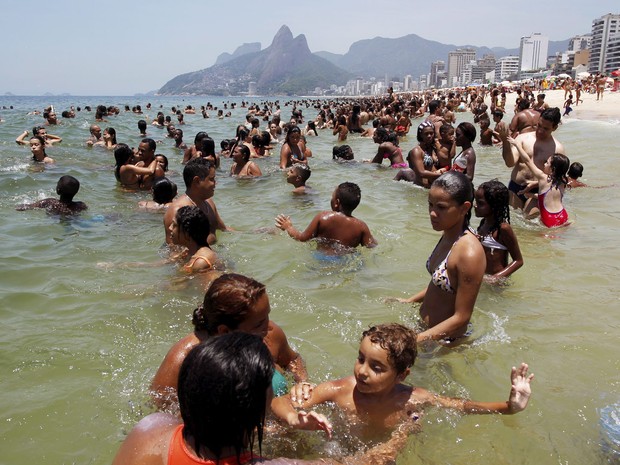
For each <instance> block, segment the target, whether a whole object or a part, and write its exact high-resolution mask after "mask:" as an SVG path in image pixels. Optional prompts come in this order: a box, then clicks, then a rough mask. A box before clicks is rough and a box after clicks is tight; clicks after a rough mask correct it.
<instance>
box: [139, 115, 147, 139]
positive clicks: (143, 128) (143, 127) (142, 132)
mask: <svg viewBox="0 0 620 465" xmlns="http://www.w3.org/2000/svg"><path fill="white" fill-rule="evenodd" d="M138 131H140V137H146V136H147V134H146V121H145V120H143V119H141V120H139V121H138Z"/></svg>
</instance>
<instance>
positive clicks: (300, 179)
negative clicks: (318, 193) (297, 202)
mask: <svg viewBox="0 0 620 465" xmlns="http://www.w3.org/2000/svg"><path fill="white" fill-rule="evenodd" d="M311 174H312V171H310V167H309V166H308V165H303V164H301V163H295V164H294V165H293V166H291V167H290V168H289V169H288V171H287V172H286V182H287V183H289V184H292V185H293V187H294V189H293V194H308V193H309V192H310V191H311V187H310V186H307V185H306V181H307V180H308V179H309V178H310V175H311Z"/></svg>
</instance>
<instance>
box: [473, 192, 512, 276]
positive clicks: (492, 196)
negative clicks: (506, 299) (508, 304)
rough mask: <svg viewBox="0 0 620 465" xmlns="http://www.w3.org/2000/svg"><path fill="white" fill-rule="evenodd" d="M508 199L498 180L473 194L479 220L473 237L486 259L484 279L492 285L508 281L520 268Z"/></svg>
mask: <svg viewBox="0 0 620 465" xmlns="http://www.w3.org/2000/svg"><path fill="white" fill-rule="evenodd" d="M508 198H509V196H508V188H507V187H506V186H505V185H504V184H502V183H501V182H499V181H497V180H492V181H487V182H483V183H482V184H480V186H478V189H477V190H476V193H475V200H476V201H475V203H474V211H475V213H476V216H477V217H478V218H482V221H481V222H480V226H478V230H477V231H476V232H475V234H476V236H478V239H479V240H480V243H481V244H482V246H483V247H484V253H485V255H486V259H487V268H486V271H485V278H484V279H485V281H487V282H489V283H491V284H494V283H497V282H499V281H501V280H502V279H504V278H507V277H508V276H510V275H511V274H512V273H514V272H515V271H517V270H518V269H519V268H521V267H522V266H523V256H522V255H521V249H520V248H519V242H518V241H517V236H516V235H515V233H514V231H513V230H512V227H510V206H509V203H508ZM509 255H510V258H511V259H512V262H510V264H509V263H508V256H509Z"/></svg>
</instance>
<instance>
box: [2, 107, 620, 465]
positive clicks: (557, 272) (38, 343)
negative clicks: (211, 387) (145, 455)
mask: <svg viewBox="0 0 620 465" xmlns="http://www.w3.org/2000/svg"><path fill="white" fill-rule="evenodd" d="M586 97H587V96H586ZM230 100H231V101H232V100H234V101H237V102H239V101H240V100H241V99H230ZM148 101H150V102H152V103H153V105H154V107H158V106H159V105H163V107H164V108H165V110H166V113H169V110H170V107H171V106H172V105H176V106H180V107H184V106H185V105H187V104H191V105H193V106H195V107H200V105H202V104H205V103H206V102H207V101H211V102H212V103H213V104H214V105H216V106H218V107H222V102H223V101H224V99H222V98H221V97H211V98H205V97H203V98H197V97H188V98H182V97H165V98H161V97H149V98H148V99H147V98H137V97H92V98H89V97H50V98H43V97H36V98H35V97H33V98H29V97H0V107H2V106H3V105H6V106H9V105H13V106H14V109H13V110H8V109H7V110H1V109H0V118H2V119H3V120H5V121H4V122H2V123H0V154H1V156H0V193H1V196H0V214H1V216H2V221H1V222H0V238H1V240H0V244H1V245H0V247H1V254H0V256H1V257H2V258H1V260H2V267H1V268H0V274H1V276H2V279H1V280H0V321H1V322H2V332H1V333H0V350H1V353H2V357H1V359H0V369H1V371H0V373H2V376H0V392H1V393H2V394H1V395H0V411H2V412H3V413H2V418H1V422H0V447H1V450H2V453H1V454H0V464H7V465H8V464H21V463H32V462H45V463H47V464H104V463H109V462H110V461H111V460H112V458H113V456H114V454H115V452H116V450H117V449H118V447H119V445H120V442H121V441H122V440H123V438H124V436H125V435H126V433H127V432H128V431H129V430H130V429H131V427H132V426H133V425H134V424H135V423H136V422H137V421H138V420H139V419H140V418H141V417H143V416H144V415H146V414H147V413H150V412H151V411H152V407H151V406H150V405H149V402H148V400H149V399H148V395H147V388H148V385H149V383H150V381H151V379H152V377H153V375H154V373H155V370H156V369H157V367H158V366H159V364H160V362H161V360H162V358H163V356H164V355H165V353H166V352H167V350H168V349H169V347H170V346H171V345H172V344H173V343H174V342H176V341H177V340H178V339H179V338H181V337H182V336H183V335H185V334H187V333H188V332H189V331H190V330H191V325H190V318H191V312H192V310H193V309H194V308H195V307H196V305H197V304H198V303H199V302H200V301H201V300H202V297H203V295H204V283H203V282H202V281H201V280H200V278H188V277H186V276H184V275H183V274H182V273H181V272H179V270H178V269H177V267H176V266H175V265H173V264H168V265H161V264H160V262H161V245H162V243H163V238H164V231H163V227H162V215H161V214H158V213H147V212H141V211H139V210H138V209H137V203H138V201H139V200H143V199H147V198H149V194H148V193H128V192H124V191H123V190H121V189H119V188H118V187H117V186H116V181H115V179H114V175H113V172H112V166H113V165H114V161H113V155H112V153H111V152H108V151H106V150H104V149H98V148H87V147H86V146H85V145H84V141H85V140H86V139H87V137H88V135H89V134H88V127H89V125H90V124H91V123H92V122H93V120H94V113H85V112H83V111H82V112H80V113H78V116H77V117H76V118H75V119H74V120H62V125H60V126H58V127H53V128H50V129H49V132H51V133H54V134H58V135H60V136H62V137H63V139H64V141H63V142H62V144H60V145H58V146H56V147H54V148H52V149H49V150H48V153H49V155H50V156H51V157H53V158H55V159H56V160H57V163H56V164H55V165H54V166H50V167H45V168H41V167H39V166H33V165H32V164H31V162H30V161H29V158H30V152H29V150H28V149H27V148H26V147H20V146H18V145H17V144H15V142H14V140H15V138H16V137H17V136H18V135H19V134H20V133H21V132H22V131H23V130H24V129H28V130H29V131H31V130H32V126H34V125H36V124H40V123H41V120H42V119H41V117H40V116H32V115H27V112H28V111H30V110H32V109H34V108H38V109H41V108H42V107H44V106H46V105H48V104H54V105H55V107H56V111H57V113H60V112H61V111H62V110H64V109H66V108H68V107H69V105H75V106H78V105H80V106H82V107H83V106H84V105H91V106H93V107H95V106H96V105H97V104H99V103H104V104H106V105H110V104H115V105H118V106H120V107H121V108H122V107H123V106H124V105H125V104H128V105H130V106H133V105H136V104H140V105H142V107H143V108H145V106H146V103H147V102H148ZM250 101H252V102H258V101H259V99H258V98H254V99H250ZM282 103H284V101H282ZM282 109H283V114H284V115H285V116H288V115H289V114H290V109H291V107H290V106H284V105H283V106H282ZM155 113H156V110H151V111H149V112H147V114H148V116H149V117H151V118H153V117H154V116H155ZM211 114H212V115H214V114H215V112H211ZM304 115H306V117H314V116H315V115H316V110H314V109H313V108H307V109H304ZM244 116H245V110H244V109H241V108H238V109H236V110H234V111H233V116H232V117H231V118H227V119H224V120H218V119H216V118H211V119H207V120H205V119H203V118H202V117H201V115H199V114H197V115H186V116H185V118H186V121H187V124H186V125H185V126H183V127H182V129H183V130H184V132H185V140H186V142H188V143H190V142H192V140H193V136H194V135H195V133H196V132H198V131H200V130H206V131H207V132H208V133H209V135H210V136H211V137H213V138H214V139H215V141H216V143H217V144H219V141H220V140H222V139H223V138H232V137H233V136H234V129H235V126H236V124H239V123H242V122H243V121H244ZM457 116H458V122H461V121H471V115H469V114H458V115H457ZM138 119H140V116H138V115H134V114H132V113H124V112H121V114H120V115H119V116H117V117H110V118H109V123H101V127H102V128H105V127H106V126H111V127H114V128H115V129H116V131H117V135H118V140H119V142H126V143H128V144H129V145H130V146H137V144H138V143H139V141H140V137H139V136H138V131H137V126H136V123H137V121H138ZM415 124H416V121H414V127H415ZM263 126H264V125H263ZM148 132H149V135H150V136H152V137H153V138H154V139H156V140H158V141H162V143H160V144H158V150H157V152H158V153H163V154H165V155H166V156H168V158H169V159H170V173H169V177H171V178H172V179H173V180H175V181H176V182H177V184H178V185H179V189H180V191H182V189H183V187H182V185H183V183H182V179H181V172H182V165H181V163H180V161H181V158H182V153H181V152H180V151H178V150H176V149H174V147H173V142H172V141H171V140H170V139H165V138H164V135H165V134H164V131H163V130H160V129H156V128H154V127H151V126H149V129H148ZM555 135H556V136H557V137H558V139H560V140H561V141H562V142H563V143H564V144H565V146H566V151H567V155H568V156H569V157H570V158H571V161H580V162H581V163H582V164H583V165H584V167H585V171H584V173H585V176H584V182H586V183H587V184H589V185H591V186H593V188H587V189H578V190H575V191H572V192H568V193H567V195H566V197H565V204H566V208H567V210H568V212H569V214H570V216H571V220H572V224H571V225H570V226H569V227H566V228H561V229H557V230H548V229H546V228H543V227H542V226H541V225H540V224H538V223H537V222H529V221H525V220H523V219H522V218H521V217H520V216H519V215H518V214H513V221H512V223H513V228H514V229H515V231H516V233H517V236H518V238H519V242H520V245H521V248H522V251H523V255H524V258H525V266H524V267H523V268H522V269H521V270H519V271H518V272H517V273H516V274H515V275H514V276H513V278H512V279H511V281H510V284H509V285H508V286H505V287H501V288H497V287H491V286H487V285H483V287H482V289H481V291H480V295H479V297H478V301H477V303H476V310H475V312H474V316H473V323H474V325H475V332H474V335H473V336H472V337H471V339H470V341H469V342H468V343H466V344H463V345H461V346H460V347H458V348H456V349H444V348H436V349H431V350H428V351H426V352H423V353H422V354H421V355H420V356H419V358H418V360H417V362H416V365H415V367H414V369H413V370H412V374H411V375H410V377H409V379H408V381H409V382H411V383H413V384H415V385H419V386H423V387H426V388H428V389H431V390H433V391H436V392H439V393H442V394H445V395H450V396H464V397H470V398H473V399H476V400H505V399H507V397H508V393H509V390H510V382H509V372H510V367H511V366H513V365H516V364H518V363H520V362H521V361H526V362H528V363H529V364H530V367H531V371H532V372H533V373H535V375H536V377H535V379H534V381H533V391H534V392H533V396H532V399H531V403H530V406H529V408H528V410H526V411H525V412H522V413H520V414H519V415H516V416H505V417H501V416H474V415H472V416H464V417H461V416H458V415H454V414H452V413H449V412H445V411H439V410H429V411H427V412H426V415H425V416H424V417H423V420H422V423H423V428H422V431H421V432H420V433H419V434H417V435H414V436H412V437H411V438H410V440H409V443H408V445H407V447H406V449H405V450H404V451H403V453H402V454H401V456H400V458H399V460H398V463H399V464H417V463H426V464H447V463H453V464H461V463H470V464H486V463H501V464H532V465H533V464H537V465H538V464H541V463H545V464H546V463H549V464H585V463H587V464H605V463H617V462H613V461H614V460H617V455H614V454H613V453H610V451H609V443H610V441H609V440H606V439H605V434H604V433H605V428H602V427H601V419H600V418H599V412H601V411H603V412H604V411H606V410H604V409H605V407H606V406H608V405H613V404H617V402H618V399H619V397H620V375H619V373H620V358H619V357H618V354H619V353H620V352H619V349H620V342H618V341H619V338H618V334H619V331H618V330H619V326H620V316H619V313H618V304H619V301H618V300H619V297H618V296H619V293H618V291H617V290H616V286H617V285H616V283H617V282H618V279H619V277H620V273H619V271H618V269H619V266H620V253H619V252H618V239H617V238H618V233H619V232H620V207H619V206H618V205H619V204H618V199H619V190H618V180H617V177H618V175H619V174H620V170H619V169H618V162H617V157H618V149H617V141H618V138H619V137H620V124H618V118H617V117H616V118H615V121H614V120H610V121H598V122H592V121H579V120H575V119H565V121H564V124H562V126H561V127H560V128H559V129H558V130H557V131H556V133H555ZM347 143H348V144H349V145H351V147H352V148H353V151H354V152H355V156H356V159H358V160H361V159H363V158H372V156H373V155H374V153H375V151H376V146H375V145H374V144H373V143H372V141H370V140H366V139H360V138H359V137H357V136H350V138H349V140H348V141H347ZM335 144H336V141H335V137H334V136H332V135H331V131H322V132H320V134H319V137H317V138H311V139H309V147H310V148H311V149H312V150H313V152H314V157H313V158H312V159H311V163H310V164H311V167H312V177H311V178H310V180H309V184H310V185H312V186H313V187H314V188H315V190H316V194H315V195H311V196H307V197H304V198H299V197H293V196H292V195H291V194H290V190H291V189H290V186H289V185H287V184H286V182H285V179H284V176H283V174H282V173H280V172H279V171H278V170H277V164H278V154H279V152H276V153H275V154H274V156H273V157H272V158H271V159H263V160H259V161H258V163H259V165H260V166H261V169H262V171H263V173H264V174H265V175H264V176H263V177H262V178H260V179H255V180H237V179H233V178H231V177H229V176H228V168H229V167H230V160H223V162H222V169H221V171H220V172H218V177H217V188H216V194H215V202H216V204H217V206H218V210H219V211H220V214H221V216H222V218H223V219H224V221H225V222H226V223H227V224H228V225H230V226H232V227H233V228H234V229H236V230H237V232H231V233H221V232H220V233H218V237H219V241H218V244H217V245H216V246H215V250H216V251H217V252H218V254H219V255H220V256H221V257H222V258H223V259H224V260H225V261H226V262H227V263H228V264H229V267H230V268H231V269H232V270H234V271H236V272H239V273H243V274H247V275H249V276H252V277H254V278H256V279H258V280H259V281H262V282H264V283H265V284H266V285H267V290H268V294H269V297H270V301H271V306H272V319H273V320H274V321H276V322H277V323H278V324H280V325H281V326H282V327H283V328H284V330H285V331H286V333H287V335H288V338H289V340H290V342H291V344H292V345H293V346H294V347H295V348H296V349H297V350H298V351H299V352H300V353H301V354H302V355H303V357H304V359H305V360H306V364H307V367H308V371H309V373H310V375H311V379H312V380H313V381H316V382H319V381H322V380H326V379H332V378H335V377H342V376H346V375H348V374H350V373H351V372H352V368H353V363H354V359H355V357H356V355H357V345H358V340H359V336H360V334H361V331H362V330H363V329H365V328H366V327H367V326H368V325H370V324H373V323H378V322H390V321H396V322H401V323H405V324H415V323H416V321H417V312H418V309H417V308H415V307H412V306H409V305H402V304H392V303H390V304H386V303H384V298H385V297H386V296H391V295H397V296H407V295H410V294H411V293H414V292H416V291H418V290H420V289H422V288H423V287H425V286H426V285H427V283H428V280H429V277H428V274H427V272H426V270H425V268H424V264H425V261H426V258H427V257H428V255H429V254H430V252H431V251H432V249H433V247H434V245H435V243H436V241H437V240H438V238H439V234H438V233H437V232H434V231H433V230H432V228H431V226H430V223H429V221H428V213H427V207H426V205H427V192H426V191H424V190H423V189H420V188H416V187H414V186H412V185H409V184H404V183H397V182H394V181H392V177H393V176H394V174H395V172H394V171H393V170H391V169H389V168H387V167H381V168H378V167H376V166H371V165H368V164H361V163H352V164H344V165H340V164H335V163H333V162H332V160H331V148H332V146H333V145H335ZM415 144H416V142H415V134H413V135H410V136H409V138H408V139H406V140H404V141H403V142H402V143H401V146H402V147H403V151H408V150H409V149H410V148H412V147H413V146H414V145H415ZM476 152H477V155H478V163H477V169H476V179H475V181H476V184H478V183H480V182H482V181H485V180H488V179H491V178H496V177H497V178H499V179H500V180H502V181H504V182H507V180H508V178H509V170H508V169H507V168H505V167H504V165H503V162H502V159H501V154H500V151H499V149H497V148H483V147H478V146H476ZM64 174H71V175H73V176H75V177H77V178H78V179H79V180H80V182H81V184H82V187H81V189H80V192H79V194H78V196H77V197H76V199H78V200H82V201H84V202H86V203H87V204H88V206H89V209H88V211H87V212H85V213H84V214H82V215H81V216H80V217H79V218H75V219H69V220H68V219H61V218H58V217H55V216H50V215H47V214H46V213H45V212H43V211H36V210H33V211H26V212H17V211H15V206H16V205H17V204H20V203H24V202H32V201H35V200H37V199H41V198H44V197H50V196H55V192H54V190H55V185H56V182H57V180H58V178H59V177H60V176H62V175H64ZM343 181H354V182H357V183H358V184H359V185H360V187H361V189H362V202H361V205H360V206H359V207H358V209H357V210H356V211H355V215H356V216H358V217H359V218H361V219H363V220H365V221H366V222H367V223H368V225H369V227H370V229H371V231H372V232H373V234H374V235H375V237H376V238H377V240H378V242H379V246H378V247H377V248H375V249H373V250H361V251H360V252H359V253H358V254H356V255H354V256H353V257H352V258H351V259H350V260H347V261H345V262H343V263H342V264H338V263H333V262H328V263H323V262H321V261H318V260H317V259H316V257H315V256H314V255H313V251H314V249H315V247H314V245H313V244H312V243H306V244H302V243H298V242H295V241H293V240H292V239H290V238H289V237H288V236H287V235H285V234H284V233H281V232H279V231H278V232H275V231H273V230H270V229H269V228H272V227H273V224H274V218H275V216H276V215H277V214H279V213H285V214H288V215H291V217H292V219H293V222H294V224H295V225H296V226H297V227H299V228H304V227H305V226H306V225H307V224H308V222H309V221H310V219H311V218H312V217H313V216H314V215H315V214H316V213H317V212H318V211H320V210H323V209H328V208H329V199H330V196H331V193H332V191H333V189H334V187H335V186H336V185H337V184H339V183H340V182H343ZM477 223H478V220H476V219H474V220H473V224H474V225H477ZM265 228H267V230H266V229H265ZM309 434H313V433H309ZM611 443H612V444H613V441H612V442H611ZM317 444H318V445H317V446H316V447H318V448H321V447H325V448H326V449H329V448H334V447H336V448H339V447H340V445H338V444H337V445H336V446H334V444H333V443H324V442H323V441H322V440H318V441H317ZM614 457H615V458H614Z"/></svg>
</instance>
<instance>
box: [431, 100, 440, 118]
mask: <svg viewBox="0 0 620 465" xmlns="http://www.w3.org/2000/svg"><path fill="white" fill-rule="evenodd" d="M440 105H441V101H439V100H431V101H430V102H429V104H428V111H429V113H430V114H431V115H432V114H433V113H435V112H436V111H437V108H439V106H440Z"/></svg>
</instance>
